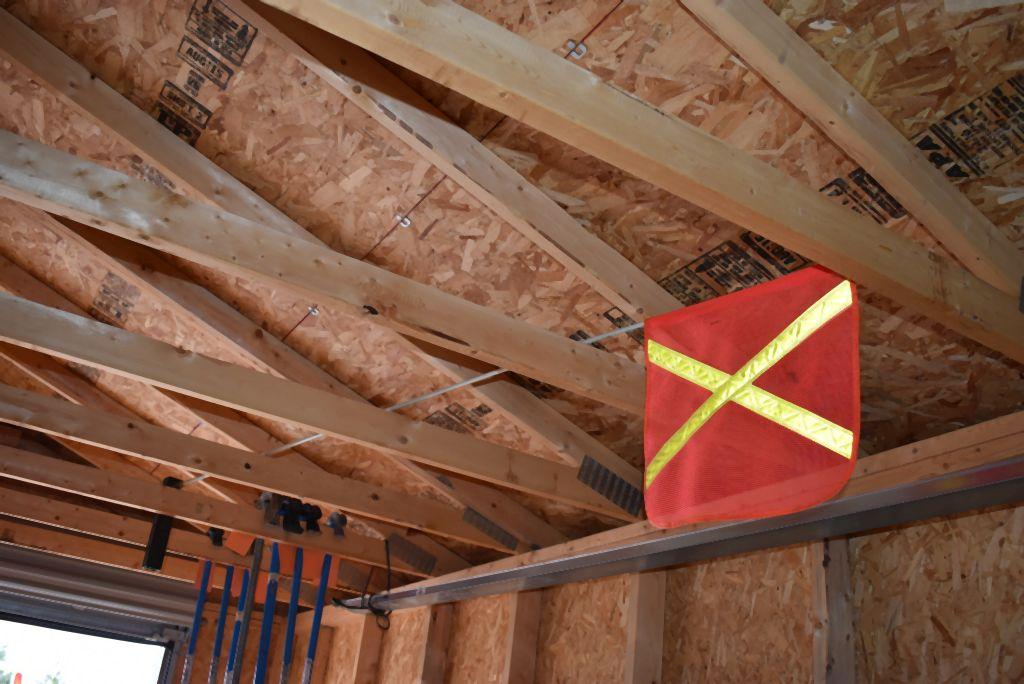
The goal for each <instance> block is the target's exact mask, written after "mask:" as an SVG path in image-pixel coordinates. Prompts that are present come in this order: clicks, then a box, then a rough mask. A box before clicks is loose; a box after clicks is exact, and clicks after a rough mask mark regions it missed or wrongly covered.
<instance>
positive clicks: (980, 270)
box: [682, 0, 1024, 294]
mask: <svg viewBox="0 0 1024 684" xmlns="http://www.w3.org/2000/svg"><path fill="white" fill-rule="evenodd" d="M682 5H683V6H684V7H685V8H686V9H688V10H689V11H690V12H692V13H693V14H694V15H696V16H697V18H698V19H700V21H701V22H703V23H704V24H705V25H706V26H707V27H708V28H709V29H711V31H712V32H713V33H714V34H715V35H717V36H718V38H719V39H721V40H722V42H724V43H725V44H726V45H728V46H729V47H731V48H732V49H733V50H734V51H735V52H736V54H737V55H738V56H739V57H740V59H742V60H743V61H744V62H746V63H747V64H749V65H750V66H751V67H753V68H754V70H756V71H757V72H758V73H759V74H761V76H762V77H764V78H765V80H767V81H768V82H769V83H771V85H772V86H773V87H774V88H775V89H776V90H778V91H779V92H780V93H781V94H782V95H783V96H784V97H785V98H786V99H788V100H789V101H790V102H791V103H793V105H794V106H795V107H796V108H797V109H799V110H800V111H802V112H803V113H804V114H806V115H807V116H808V118H810V119H811V121H813V122H814V123H815V124H817V125H818V127H819V128H820V129H821V130H822V131H824V132H825V134H826V135H828V136H829V137H830V138H832V139H833V140H834V141H835V142H836V144H838V145H839V147H840V148H842V149H843V151H845V152H846V153H847V154H849V155H850V157H851V158H853V159H854V160H855V161H856V162H857V163H858V164H860V165H861V166H862V167H864V168H865V169H866V170H867V171H868V172H869V173H870V174H871V175H872V176H873V177H874V178H875V180H877V181H878V182H879V183H881V184H882V186H883V187H884V188H885V189H886V190H888V191H889V193H890V194H892V196H893V197H895V198H896V199H897V200H899V202H900V204H902V205H903V206H904V208H906V209H907V211H909V212H910V214H911V215H913V216H914V218H916V219H917V220H918V221H920V222H921V224H922V225H924V226H925V227H926V228H927V229H928V231H929V232H931V234H932V235H933V236H934V237H935V238H936V239H938V240H939V242H941V243H942V244H943V245H944V246H945V247H946V249H948V250H949V251H950V252H951V253H952V254H953V255H954V256H955V257H956V258H957V259H959V261H960V263H962V264H963V265H964V266H966V267H967V268H968V269H969V270H970V271H971V272H973V273H974V274H975V275H976V276H978V277H979V278H981V279H982V280H984V281H985V282H987V283H989V284H990V285H993V286H994V287H997V288H999V289H1000V290H1003V291H1004V292H1008V293H1010V294H1016V293H1017V292H1018V291H1019V289H1020V286H1021V276H1022V275H1024V257H1022V255H1021V252H1020V251H1019V250H1018V249H1017V247H1016V246H1014V244H1013V243H1011V242H1010V240H1009V238H1007V236H1006V235H1005V234H1003V233H1002V232H1000V230H999V229H998V228H996V227H995V226H994V225H993V224H992V222H991V221H989V220H988V219H987V218H986V217H985V215H984V214H982V213H981V211H980V210H979V209H978V208H977V207H976V206H974V204H972V203H971V201H970V200H969V199H967V196H966V195H964V194H963V193H962V192H960V191H959V190H957V189H956V188H955V187H953V185H952V184H951V183H950V182H949V181H948V180H947V179H946V176H945V175H944V174H943V173H942V172H940V171H939V170H938V169H936V168H935V167H934V166H933V165H932V164H931V163H930V162H929V161H928V160H927V159H926V158H925V156H924V154H923V153H922V152H921V151H920V150H918V149H917V148H916V147H915V146H914V145H913V144H912V143H911V142H910V141H908V140H907V139H906V138H904V137H903V136H902V135H900V133H899V131H897V130H896V128H895V127H894V126H893V125H892V124H891V123H889V121H888V120H887V119H886V118H885V117H884V116H882V115H881V113H879V111H878V110H877V109H875V108H874V107H873V106H871V103H869V102H868V101H867V100H866V99H865V98H864V97H863V96H862V95H861V94H860V92H858V91H857V89H856V88H854V87H853V86H851V85H850V84H849V83H847V82H846V80H845V79H844V78H843V77H842V76H840V75H839V74H838V73H837V72H836V71H835V69H833V68H832V66H831V65H830V64H829V63H828V62H826V61H825V60H824V59H823V58H822V57H821V56H819V55H818V53H817V52H815V51H814V48H812V47H811V46H810V45H808V44H807V43H806V42H804V40H803V39H802V38H800V36H799V35H797V34H796V32H795V31H793V30H792V29H791V28H790V27H789V26H788V25H787V24H786V22H785V21H783V20H782V19H780V18H779V17H778V16H777V15H776V14H775V12H773V11H772V9H771V8H770V7H769V6H767V5H765V4H764V3H763V2H758V1H757V0H726V1H725V2H721V1H719V0H682Z"/></svg>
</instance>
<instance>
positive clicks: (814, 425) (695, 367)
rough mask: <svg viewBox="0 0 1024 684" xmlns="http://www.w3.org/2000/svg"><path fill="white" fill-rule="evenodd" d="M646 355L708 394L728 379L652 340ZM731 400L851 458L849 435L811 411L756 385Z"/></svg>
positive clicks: (839, 426) (723, 374) (726, 375)
mask: <svg viewBox="0 0 1024 684" xmlns="http://www.w3.org/2000/svg"><path fill="white" fill-rule="evenodd" d="M647 355H648V357H650V359H651V363H653V364H654V365H655V366H658V367H659V368H663V369H665V370H667V371H668V372H670V373H672V374H673V375H677V376H679V377H680V378H683V379H684V380H689V381H690V382H692V383H693V384H695V385H698V386H700V387H703V388H704V389H706V390H708V391H709V392H714V391H715V390H716V389H718V387H719V386H721V385H722V384H723V383H725V382H726V381H727V380H728V379H729V374H728V373H725V372H723V371H720V370H718V369H717V368H715V367H714V366H709V365H708V364H706V363H701V362H700V361H698V360H696V359H694V358H691V357H689V356H686V355H685V354H682V353H680V352H677V351H676V350H674V349H670V348H668V347H666V346H664V345H661V344H658V343H657V342H655V341H654V340H649V341H648V343H647ZM732 400H733V401H734V402H736V403H737V404H739V405H740V406H742V407H744V408H746V409H749V410H750V411H753V412H754V413H756V414H757V415H759V416H761V417H762V418H767V419H768V420H770V421H772V422H775V423H778V424H779V425H781V426H782V427H784V428H787V429H789V430H792V431H793V432H795V433H797V434H798V435H800V436H801V437H805V438H807V439H809V440H811V441H812V442H816V443H818V444H820V445H821V446H823V447H825V448H826V449H829V450H831V451H834V452H835V453H837V454H839V455H840V456H842V457H843V458H850V457H852V456H853V432H851V431H850V430H847V429H846V428H844V427H843V426H841V425H836V424H835V423H833V422H832V421H830V420H828V419H827V418H822V417H821V416H819V415H818V414H816V413H814V412H813V411H808V410H807V409H805V408H802V407H800V406H797V405H796V404H794V403H792V402H789V401H786V400H785V399H783V398H782V397H779V396H777V395H775V394H772V393H771V392H769V391H767V390H763V389H761V388H760V387H758V386H756V385H747V387H745V388H744V389H742V390H740V391H739V392H737V393H736V395H735V396H734V397H733V398H732Z"/></svg>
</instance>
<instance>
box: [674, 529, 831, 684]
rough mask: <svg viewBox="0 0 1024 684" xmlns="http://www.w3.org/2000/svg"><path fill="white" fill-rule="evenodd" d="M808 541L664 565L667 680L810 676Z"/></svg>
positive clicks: (796, 678) (775, 679) (797, 678)
mask: <svg viewBox="0 0 1024 684" xmlns="http://www.w3.org/2000/svg"><path fill="white" fill-rule="evenodd" d="M811 558H812V554H811V553H810V548H809V547H808V546H795V547H789V548H785V549H780V550H776V551H764V552H759V553H751V554H745V555H741V556H734V557H731V558H725V559H721V560H715V561H708V562H705V563H698V564H695V565H689V566H685V567H681V568H677V569H674V570H670V571H668V578H667V588H666V597H665V643H664V650H663V653H662V673H663V678H664V681H666V682H769V681H772V682H809V681H811V648H812V640H813V634H812V628H813V621H812V620H811V619H810V616H811V615H813V611H812V605H811V600H812V592H811V575H810V572H811V562H812V560H811Z"/></svg>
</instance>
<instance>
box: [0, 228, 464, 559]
mask: <svg viewBox="0 0 1024 684" xmlns="http://www.w3.org/2000/svg"><path fill="white" fill-rule="evenodd" d="M26 211H27V212H30V210H26ZM34 213H36V214H38V212H34ZM42 216H43V217H44V219H45V220H49V221H51V222H53V223H55V224H57V221H55V220H54V219H51V218H50V217H49V216H48V215H45V214H43V215H42ZM34 218H35V217H34V216H32V215H31V213H30V215H27V216H25V217H24V220H26V221H30V220H33V219H34ZM55 227H56V228H58V229H61V228H63V226H61V225H60V224H57V226H55ZM60 234H61V236H62V237H64V238H65V239H68V240H80V239H81V238H80V237H79V236H78V235H77V234H76V233H74V232H73V231H70V230H67V229H64V231H63V232H61V233H60ZM123 244H130V243H123ZM141 268H142V270H146V271H147V272H149V273H157V272H161V269H160V268H159V265H156V264H152V263H150V262H146V263H145V265H144V266H142V267H141ZM0 290H3V291H7V292H10V293H12V294H16V295H18V296H21V297H24V298H27V299H32V300H33V301H35V302H37V303H42V304H46V305H47V306H53V307H55V308H58V309H60V310H62V311H68V312H70V313H74V314H77V315H80V316H86V317H88V314H87V313H86V312H85V311H83V310H82V309H80V308H79V307H77V306H75V304H73V303H72V302H70V301H68V300H67V299H65V298H64V297H62V296H60V295H59V294H58V293H56V292H54V291H53V290H51V289H50V288H48V287H46V286H44V285H43V284H42V283H40V282H39V281H37V280H35V279H34V278H32V277H31V276H30V275H29V274H28V273H25V272H24V271H23V270H21V269H20V268H18V267H17V266H15V265H14V264H12V263H11V262H9V261H7V260H6V259H5V258H3V257H2V256H0ZM142 291H146V290H145V289H143V290H142ZM216 301H217V302H220V300H216ZM222 305H223V304H222ZM223 306H224V307H225V308H227V309H228V310H229V311H230V312H231V313H232V314H234V315H236V316H241V315H240V314H238V313H237V312H236V311H234V309H231V308H230V307H227V306H226V305H223ZM215 313H217V314H219V318H221V319H225V318H231V316H230V315H229V314H227V313H226V312H224V311H222V310H217V311H216V312H215ZM250 325H251V324H250ZM236 332H237V333H238V334H239V335H244V334H245V333H252V330H238V329H236ZM250 337H252V338H253V339H257V340H263V339H266V338H270V339H274V338H272V337H270V336H263V335H257V334H251V335H250ZM258 344H260V343H259V342H257V345H258ZM281 346H282V347H283V346H284V345H281ZM271 349H272V350H273V351H275V352H276V350H274V349H273V347H271ZM296 356H297V355H296ZM0 357H6V358H8V360H10V361H11V362H12V363H14V364H15V365H17V366H18V367H19V368H20V369H22V370H23V371H25V372H26V373H28V374H29V375H31V376H32V377H34V378H35V379H36V380H38V381H39V382H42V383H43V384H44V385H46V386H47V387H49V388H50V389H52V390H54V391H55V392H56V393H57V394H59V395H60V396H63V397H64V398H65V399H67V400H68V401H71V402H73V403H75V404H79V405H86V406H90V407H92V408H98V409H102V410H104V411H107V412H108V413H110V412H113V413H114V414H116V415H119V416H131V417H133V418H134V419H137V420H142V418H141V417H139V416H138V415H137V414H134V413H132V412H131V411H129V410H127V409H126V408H124V407H123V406H121V405H120V404H118V403H117V402H114V401H113V400H111V399H110V398H109V397H107V396H106V395H105V394H104V393H103V392H101V391H99V389H98V388H97V387H95V386H94V385H92V384H91V383H89V382H88V381H86V380H84V379H83V378H80V377H78V376H77V375H75V374H74V373H72V372H70V371H69V370H68V369H67V368H66V367H64V366H61V365H60V364H58V363H57V362H56V361H54V360H53V359H51V358H50V357H46V356H43V355H41V354H37V353H36V352H32V351H31V350H27V349H19V348H17V347H10V346H9V345H3V346H2V347H0ZM26 357H29V359H30V361H28V362H26V360H27V359H26ZM298 358H300V359H301V358H302V357H298ZM302 360H303V361H305V359H302ZM307 363H308V362H307ZM308 365H309V366H312V364H308ZM314 368H315V366H314ZM317 370H319V369H317ZM307 375H312V377H314V378H317V377H319V376H318V375H316V374H307ZM325 384H326V387H325V389H334V388H333V387H332V386H331V384H330V383H325ZM335 384H339V383H335ZM146 389H150V388H148V387H147V388H146ZM345 389H347V388H345ZM166 395H167V396H168V397H169V398H170V399H172V400H173V401H175V402H176V403H178V404H179V405H181V406H183V407H184V408H185V409H187V410H188V411H189V412H191V413H192V414H193V415H194V416H195V417H196V419H197V420H198V421H199V422H200V423H205V424H207V425H208V426H211V427H213V428H215V429H217V430H218V431H219V432H220V433H221V435H223V436H224V437H225V438H226V440H225V442H226V443H227V444H230V445H232V446H237V447H239V448H242V449H247V450H249V451H254V452H257V453H260V452H263V451H265V450H267V449H270V448H273V447H276V446H278V445H279V442H277V440H275V439H273V438H272V437H270V436H269V435H268V434H267V433H265V432H263V430H261V429H260V428H258V427H257V426H255V425H253V424H252V423H250V422H248V421H245V420H243V419H241V416H240V415H238V414H237V413H235V412H233V411H231V410H229V409H226V408H224V407H220V406H216V405H213V404H207V403H205V402H201V401H198V400H196V399H193V398H191V397H183V396H182V395H178V394H173V393H170V392H166ZM57 439H58V441H61V440H64V441H62V443H66V442H68V440H66V438H62V437H58V438H57ZM69 448H71V449H72V450H73V451H75V452H76V453H79V454H80V455H82V456H84V457H85V458H87V459H89V460H90V462H93V463H94V464H99V463H103V461H102V460H100V461H99V462H98V461H97V459H96V452H97V450H94V449H91V448H89V447H88V446H86V448H85V449H83V448H82V445H79V444H74V443H72V444H71V445H70V446H69ZM100 453H101V454H102V455H103V456H104V457H106V456H107V455H108V454H107V452H100ZM277 460H279V461H281V462H282V463H288V464H293V465H295V466H296V467H297V468H300V469H301V470H302V471H303V472H306V473H307V474H308V476H309V477H310V479H317V478H318V477H319V476H320V475H324V476H326V477H328V478H331V477H333V476H332V475H330V474H329V473H327V472H326V471H324V470H323V469H322V468H320V467H319V466H317V465H316V464H315V463H313V462H312V461H309V460H307V459H305V458H303V457H302V456H301V455H299V454H298V453H294V452H290V453H286V454H283V455H280V456H278V457H277ZM104 465H106V464H105V463H104ZM104 465H100V467H104ZM171 467H172V468H177V467H178V466H173V465H172V466H171ZM180 473H181V476H182V477H183V478H184V479H188V478H190V477H192V475H193V473H192V472H191V471H190V470H188V469H181V470H180ZM199 486H200V487H202V488H203V489H208V490H210V491H211V492H213V493H214V494H216V495H218V496H220V497H221V498H224V499H225V500H228V501H234V502H236V503H239V502H242V503H246V504H250V503H251V502H252V500H253V497H252V496H251V493H250V492H248V491H241V492H240V491H235V488H234V486H233V485H231V484H228V483H225V482H222V481H218V480H212V479H211V480H204V481H202V482H201V483H200V484H199ZM374 529H375V530H376V531H377V532H378V533H380V534H381V536H382V537H387V536H390V535H395V534H397V535H399V536H401V537H403V538H406V539H408V541H409V542H410V543H412V544H414V545H416V546H419V547H422V548H424V550H426V551H427V552H428V553H430V554H431V555H433V556H435V558H437V559H438V561H439V563H438V569H439V570H440V568H441V567H445V568H448V569H449V570H454V569H456V568H458V567H468V565H469V564H468V563H467V562H466V561H465V560H463V559H462V558H460V557H459V556H458V555H456V554H455V553H453V552H452V551H451V550H450V549H448V548H447V547H445V546H443V545H441V544H439V543H437V542H435V541H434V540H432V539H430V538H429V537H426V536H424V535H417V536H416V538H415V539H413V538H410V534H409V531H408V529H406V528H404V527H396V526H393V525H390V524H388V523H385V522H379V523H377V525H376V527H375V528H374Z"/></svg>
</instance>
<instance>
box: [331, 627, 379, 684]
mask: <svg viewBox="0 0 1024 684" xmlns="http://www.w3.org/2000/svg"><path fill="white" fill-rule="evenodd" d="M355 617H356V618H357V619H358V620H359V632H358V639H359V643H358V644H357V645H356V646H355V651H356V661H355V663H354V664H353V666H352V682H351V684H374V683H375V682H376V681H377V668H378V667H379V665H380V644H381V640H382V637H383V636H384V632H383V630H381V628H380V627H379V626H378V625H377V620H376V618H374V617H373V616H372V615H363V616H355ZM339 684H342V683H339Z"/></svg>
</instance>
